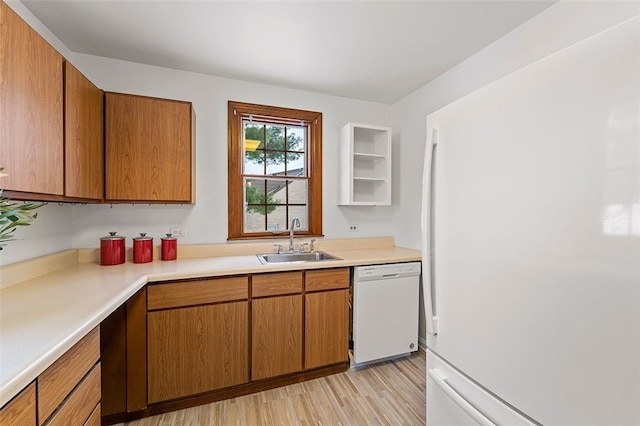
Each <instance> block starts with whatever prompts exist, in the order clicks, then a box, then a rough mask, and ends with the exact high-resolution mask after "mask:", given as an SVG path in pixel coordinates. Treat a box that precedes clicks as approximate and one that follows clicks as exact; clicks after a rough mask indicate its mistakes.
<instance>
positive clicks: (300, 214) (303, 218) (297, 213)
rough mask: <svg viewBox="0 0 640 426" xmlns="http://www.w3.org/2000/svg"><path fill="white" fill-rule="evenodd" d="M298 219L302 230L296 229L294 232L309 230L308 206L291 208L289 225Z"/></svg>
mask: <svg viewBox="0 0 640 426" xmlns="http://www.w3.org/2000/svg"><path fill="white" fill-rule="evenodd" d="M294 217H297V218H298V219H300V228H298V227H296V228H295V229H294V231H307V230H309V219H308V217H307V206H289V219H290V220H289V223H291V219H293V218H294Z"/></svg>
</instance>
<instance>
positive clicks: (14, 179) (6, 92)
mask: <svg viewBox="0 0 640 426" xmlns="http://www.w3.org/2000/svg"><path fill="white" fill-rule="evenodd" d="M0 58H2V61H0V76H1V77H0V105H1V106H2V107H1V108H0V123H1V124H0V143H1V152H2V158H1V159H0V162H1V163H2V164H0V167H4V168H5V170H4V172H5V173H8V174H9V176H6V177H4V178H2V187H3V188H4V189H7V190H11V191H21V192H33V193H41V194H53V195H62V194H63V189H64V188H63V173H64V169H63V150H64V143H63V124H62V123H63V118H62V116H63V110H62V61H63V58H62V56H61V55H60V54H59V53H58V52H56V51H55V49H53V47H51V46H50V45H49V44H48V43H47V42H46V41H45V40H44V39H43V38H42V37H40V35H38V34H37V33H36V32H35V31H34V30H33V29H32V28H31V27H29V25H27V23H26V22H24V21H23V20H22V19H21V18H20V17H19V16H18V15H17V14H16V13H15V12H14V11H13V10H11V8H9V7H8V6H7V5H6V4H5V3H4V2H0Z"/></svg>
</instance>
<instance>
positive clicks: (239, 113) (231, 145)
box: [227, 101, 323, 240]
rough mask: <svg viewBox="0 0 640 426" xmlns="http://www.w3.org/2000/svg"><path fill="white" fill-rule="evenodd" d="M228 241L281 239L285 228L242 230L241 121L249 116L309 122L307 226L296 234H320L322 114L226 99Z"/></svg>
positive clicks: (315, 235) (293, 122)
mask: <svg viewBox="0 0 640 426" xmlns="http://www.w3.org/2000/svg"><path fill="white" fill-rule="evenodd" d="M227 112H228V126H229V127H228V152H227V159H228V194H227V195H228V206H229V207H228V211H229V217H228V221H229V229H228V231H229V237H228V240H248V239H267V238H283V237H285V236H287V235H288V234H289V231H288V230H287V231H264V232H244V195H243V194H244V185H243V165H244V146H243V130H244V127H243V125H242V120H243V118H244V117H247V116H249V115H251V116H253V117H256V118H257V119H266V120H269V119H273V120H274V121H276V122H281V123H284V122H287V121H290V122H291V124H298V123H300V121H304V122H305V123H308V124H309V134H308V138H309V140H308V151H307V153H306V156H307V159H306V161H307V167H308V194H307V196H308V199H307V206H308V209H307V212H308V215H309V218H308V220H309V222H308V229H307V230H306V231H296V232H295V235H296V236H302V237H321V236H323V234H322V113H320V112H315V111H305V110H299V109H292V108H284V107H276V106H268V105H258V104H250V103H244V102H236V101H229V102H228V111H227Z"/></svg>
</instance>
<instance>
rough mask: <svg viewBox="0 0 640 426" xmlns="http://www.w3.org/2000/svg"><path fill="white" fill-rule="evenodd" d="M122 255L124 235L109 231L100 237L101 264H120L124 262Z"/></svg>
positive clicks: (123, 251)
mask: <svg viewBox="0 0 640 426" xmlns="http://www.w3.org/2000/svg"><path fill="white" fill-rule="evenodd" d="M124 256H125V248H124V237H121V236H120V235H116V233H115V232H109V235H107V236H106V237H101V238H100V264H101V265H120V264H121V263H124Z"/></svg>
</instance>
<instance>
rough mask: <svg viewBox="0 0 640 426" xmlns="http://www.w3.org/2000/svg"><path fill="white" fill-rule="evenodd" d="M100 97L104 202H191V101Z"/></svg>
mask: <svg viewBox="0 0 640 426" xmlns="http://www.w3.org/2000/svg"><path fill="white" fill-rule="evenodd" d="M105 96H106V125H105V130H106V144H105V146H106V156H105V163H106V170H105V171H106V176H105V179H106V182H105V183H106V185H105V186H106V194H105V197H106V200H107V201H114V202H117V201H129V202H131V201H134V202H135V201H142V202H169V203H170V202H179V203H193V202H194V201H195V200H194V198H195V197H194V185H193V167H194V165H193V138H192V136H193V135H192V129H193V126H194V123H193V121H194V120H193V118H194V117H193V114H192V113H193V110H192V108H191V104H190V103H189V102H181V101H173V100H167V99H157V98H148V97H143V96H134V95H124V94H118V93H107V94H106V95H105Z"/></svg>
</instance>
